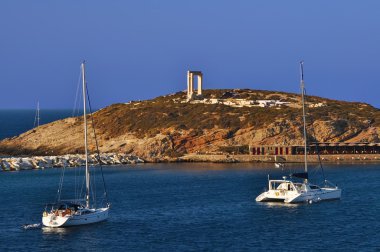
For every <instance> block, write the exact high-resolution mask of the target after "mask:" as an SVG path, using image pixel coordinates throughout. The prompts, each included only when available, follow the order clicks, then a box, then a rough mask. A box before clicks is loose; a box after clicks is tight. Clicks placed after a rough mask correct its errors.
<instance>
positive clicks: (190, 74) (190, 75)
mask: <svg viewBox="0 0 380 252" xmlns="http://www.w3.org/2000/svg"><path fill="white" fill-rule="evenodd" d="M194 77H198V88H197V93H196V94H195V92H194ZM202 78H203V74H202V72H201V71H187V101H191V100H195V99H199V98H202Z"/></svg>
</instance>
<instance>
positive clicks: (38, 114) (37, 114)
mask: <svg viewBox="0 0 380 252" xmlns="http://www.w3.org/2000/svg"><path fill="white" fill-rule="evenodd" d="M39 126H40V101H37V109H36V115H35V116H34V125H33V127H34V128H36V127H39Z"/></svg>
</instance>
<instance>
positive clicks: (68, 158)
mask: <svg viewBox="0 0 380 252" xmlns="http://www.w3.org/2000/svg"><path fill="white" fill-rule="evenodd" d="M100 160H101V162H102V164H104V165H118V164H137V163H144V162H145V161H144V160H143V159H141V158H139V157H137V156H133V155H127V154H120V153H107V154H100ZM88 161H89V164H91V165H96V164H99V161H98V159H97V156H96V155H89V160H88ZM85 162H86V161H85V155H79V154H78V155H64V156H36V157H4V158H0V168H1V170H2V171H18V170H32V169H45V168H53V167H77V166H83V165H85Z"/></svg>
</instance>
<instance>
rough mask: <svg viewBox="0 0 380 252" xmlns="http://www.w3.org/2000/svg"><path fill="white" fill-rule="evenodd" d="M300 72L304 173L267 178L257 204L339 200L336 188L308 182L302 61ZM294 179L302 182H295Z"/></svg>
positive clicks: (339, 194)
mask: <svg viewBox="0 0 380 252" xmlns="http://www.w3.org/2000/svg"><path fill="white" fill-rule="evenodd" d="M300 70H301V92H302V94H301V97H302V116H303V138H304V164H305V168H304V172H302V173H293V174H291V178H290V179H287V177H285V176H284V177H283V179H282V180H270V179H269V177H268V190H267V191H265V192H263V193H261V194H260V195H259V196H257V198H256V201H258V202H273V201H274V202H276V201H279V202H284V203H301V202H317V201H321V200H335V199H340V197H341V193H342V190H341V189H340V188H338V187H337V186H332V184H330V185H329V183H328V181H327V180H325V183H324V184H325V185H324V186H323V187H319V186H317V185H313V184H311V183H310V182H309V176H308V164H307V137H306V113H305V82H304V78H303V61H301V62H300ZM296 178H299V179H303V181H300V182H296V180H295V179H296Z"/></svg>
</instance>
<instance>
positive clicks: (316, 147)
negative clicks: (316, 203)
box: [305, 89, 326, 183]
mask: <svg viewBox="0 0 380 252" xmlns="http://www.w3.org/2000/svg"><path fill="white" fill-rule="evenodd" d="M305 95H306V89H305ZM311 121H312V120H311ZM311 131H312V134H313V137H314V139H315V140H316V142H315V150H316V152H317V156H318V163H319V168H320V169H321V171H322V176H323V181H324V183H326V176H325V171H324V169H323V165H322V160H321V155H320V153H319V143H318V141H317V139H316V136H315V129H314V124H313V123H311Z"/></svg>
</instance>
